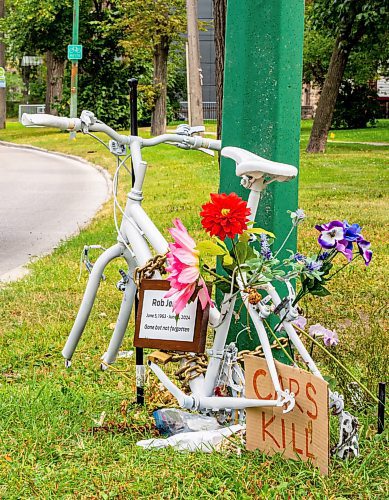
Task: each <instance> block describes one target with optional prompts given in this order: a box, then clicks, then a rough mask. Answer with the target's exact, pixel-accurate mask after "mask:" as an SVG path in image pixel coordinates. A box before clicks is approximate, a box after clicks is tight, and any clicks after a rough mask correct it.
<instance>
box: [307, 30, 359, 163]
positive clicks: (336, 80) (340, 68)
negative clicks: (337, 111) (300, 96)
mask: <svg viewBox="0 0 389 500" xmlns="http://www.w3.org/2000/svg"><path fill="white" fill-rule="evenodd" d="M342 41H343V47H342V48H339V46H340V44H341V42H342ZM344 45H345V44H344V40H342V38H340V37H338V38H337V39H336V42H335V46H334V50H333V52H332V56H331V61H330V65H329V68H328V73H327V76H326V79H325V81H324V85H323V90H322V92H321V95H320V99H319V102H318V105H317V109H316V115H315V119H314V121H313V127H312V131H311V135H310V138H309V143H308V146H307V153H323V152H324V150H325V147H326V143H327V135H328V131H329V129H330V127H331V121H332V115H333V113H334V108H335V104H336V99H337V97H338V93H339V87H340V84H341V81H342V78H343V74H344V70H345V68H346V64H347V61H348V58H349V55H350V46H347V47H345V46H344Z"/></svg>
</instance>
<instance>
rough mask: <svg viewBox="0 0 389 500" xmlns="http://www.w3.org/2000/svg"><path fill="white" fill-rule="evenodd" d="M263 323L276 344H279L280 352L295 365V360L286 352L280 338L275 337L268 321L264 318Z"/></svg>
mask: <svg viewBox="0 0 389 500" xmlns="http://www.w3.org/2000/svg"><path fill="white" fill-rule="evenodd" d="M263 322H264V323H265V325H266V326H267V329H268V330H269V331H270V333H271V334H272V335H273V337H274V339H275V340H276V342H277V344H278V345H279V346H280V348H281V349H282V352H283V353H284V354H285V356H286V357H287V358H288V359H289V361H290V362H291V363H292V365H293V366H295V365H296V361H294V360H293V358H292V356H291V355H290V354H289V353H288V351H287V350H286V349H285V347H284V346H283V345H282V344H281V342H280V339H279V338H278V337H277V335H276V334H275V333H274V332H273V330H272V328H271V327H270V325H269V323H268V322H267V321H266V320H264V321H263Z"/></svg>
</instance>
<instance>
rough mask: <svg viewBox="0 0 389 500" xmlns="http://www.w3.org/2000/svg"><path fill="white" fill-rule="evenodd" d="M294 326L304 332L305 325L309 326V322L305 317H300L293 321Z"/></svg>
mask: <svg viewBox="0 0 389 500" xmlns="http://www.w3.org/2000/svg"><path fill="white" fill-rule="evenodd" d="M292 324H293V325H295V326H297V327H298V328H301V330H304V328H305V325H306V324H307V320H306V319H305V318H304V316H299V317H298V318H297V319H295V320H294V321H292Z"/></svg>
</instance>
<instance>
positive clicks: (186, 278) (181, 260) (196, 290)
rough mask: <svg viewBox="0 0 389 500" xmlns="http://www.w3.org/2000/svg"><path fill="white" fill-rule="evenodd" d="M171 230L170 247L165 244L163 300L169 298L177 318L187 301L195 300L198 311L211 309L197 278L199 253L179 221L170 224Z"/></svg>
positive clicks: (202, 283)
mask: <svg viewBox="0 0 389 500" xmlns="http://www.w3.org/2000/svg"><path fill="white" fill-rule="evenodd" d="M173 225H174V227H172V228H170V229H169V233H170V234H171V235H172V236H173V238H174V243H169V249H170V252H168V254H167V262H168V267H167V268H166V271H167V272H168V273H170V276H169V277H168V278H167V279H168V281H170V290H169V291H168V292H167V294H166V295H165V297H173V311H174V312H175V313H176V314H177V315H178V314H180V312H181V311H182V310H183V309H184V308H185V306H186V305H187V304H188V302H190V301H194V300H195V299H196V296H198V298H199V300H200V303H201V307H202V308H203V309H205V307H206V306H207V304H210V305H211V307H213V303H212V300H211V297H210V296H209V293H208V290H207V287H206V284H205V281H204V279H203V278H202V277H201V276H200V259H199V257H200V253H199V251H198V250H196V243H195V241H194V240H193V238H191V237H190V236H189V234H188V231H187V229H186V227H185V226H184V224H183V223H182V222H181V220H180V219H175V220H174V221H173Z"/></svg>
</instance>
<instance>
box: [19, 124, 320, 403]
mask: <svg viewBox="0 0 389 500" xmlns="http://www.w3.org/2000/svg"><path fill="white" fill-rule="evenodd" d="M91 116H93V115H91ZM23 123H24V124H25V125H27V126H28V125H31V124H34V125H35V124H39V125H43V126H44V125H46V126H54V127H58V128H62V129H67V130H76V131H80V130H83V131H84V132H86V131H91V132H94V131H100V132H105V133H106V134H107V135H108V136H109V137H111V138H112V139H114V140H115V141H117V142H118V143H119V144H126V145H129V147H130V151H131V158H132V167H133V169H134V173H135V183H134V186H133V188H132V189H131V191H130V193H129V194H128V197H127V203H126V207H125V210H124V216H123V219H122V222H121V226H120V231H119V232H120V234H119V236H118V243H116V244H115V245H113V246H112V247H110V248H108V249H107V250H105V251H104V252H103V253H102V254H101V255H100V257H99V258H98V259H97V260H96V263H95V264H94V266H93V269H92V271H91V274H90V277H89V280H88V284H87V287H86V290H85V293H84V297H83V300H82V303H81V306H80V309H79V311H78V314H77V317H76V320H75V322H74V325H73V328H72V330H71V332H70V334H69V337H68V340H67V342H66V345H65V347H64V349H63V351H62V355H63V356H64V358H65V360H66V362H67V365H68V366H70V361H71V359H72V356H73V354H74V351H75V349H76V347H77V345H78V342H79V340H80V338H81V336H82V333H83V331H84V328H85V325H86V323H87V321H88V318H89V315H90V312H91V309H92V307H93V303H94V300H95V297H96V294H97V290H98V287H99V284H100V280H101V276H102V274H103V271H104V269H105V267H106V266H107V264H108V263H109V262H111V261H112V260H113V259H116V258H118V257H122V258H124V259H125V261H126V262H127V265H128V276H129V277H132V276H133V274H134V270H135V268H136V267H138V266H143V265H144V264H146V262H147V261H148V260H149V259H150V258H151V257H152V252H151V250H150V247H151V248H152V249H154V250H155V251H156V252H157V253H160V254H165V253H166V252H167V251H168V243H167V241H166V239H165V238H164V237H163V235H162V234H161V233H160V232H159V230H158V229H157V227H156V226H155V224H154V223H153V222H152V220H151V219H150V218H149V216H148V215H147V214H146V212H145V211H144V210H143V208H142V206H141V202H142V199H143V196H142V187H143V181H144V178H145V174H146V168H147V164H146V162H144V161H143V159H142V154H141V149H142V148H144V147H149V146H154V145H157V144H161V143H170V144H172V143H173V144H175V145H178V146H179V147H183V148H185V149H200V148H206V149H213V150H216V151H220V149H221V143H220V141H216V140H211V139H205V138H202V137H190V136H186V135H179V134H165V135H162V136H159V137H155V138H151V139H143V138H141V137H135V136H123V135H120V134H118V133H116V132H115V131H114V130H112V129H111V128H110V127H108V126H107V125H105V124H103V123H97V122H92V123H91V124H89V125H88V126H86V124H85V123H84V122H81V120H79V119H74V120H70V119H67V118H59V117H52V116H50V115H38V116H37V115H25V116H24V117H23ZM243 185H245V184H244V182H243ZM246 187H248V188H249V189H250V194H249V198H248V206H249V207H250V209H251V218H252V220H254V219H255V215H256V212H257V208H258V203H259V199H260V194H261V191H262V190H263V189H264V187H265V186H264V183H263V180H258V181H255V179H254V180H251V182H249V183H247V179H246ZM155 278H160V276H159V275H158V274H156V275H155ZM237 283H238V285H239V287H240V289H241V292H240V293H241V297H242V300H243V302H244V303H245V305H246V307H247V309H248V312H249V314H250V317H251V319H252V321H253V323H254V325H255V329H256V331H257V333H258V339H259V341H260V343H261V345H262V348H263V351H264V355H265V359H266V362H267V364H268V367H269V372H270V376H271V378H272V382H273V385H274V388H275V390H276V394H277V397H276V399H273V400H258V399H247V398H245V397H240V398H234V397H216V396H214V395H213V394H214V389H215V383H216V380H217V376H218V373H219V369H220V364H221V361H222V356H223V351H224V348H225V344H226V340H227V335H228V330H229V326H230V323H231V317H232V313H233V310H234V304H235V299H236V297H235V296H231V295H226V297H225V300H224V301H223V304H222V309H221V311H220V312H219V311H218V310H217V309H216V307H215V308H211V309H210V325H211V326H213V327H215V337H214V343H213V346H212V349H211V350H210V351H209V364H208V368H207V371H206V374H205V376H203V375H199V376H198V377H196V378H195V379H194V380H192V381H191V382H190V387H191V390H192V394H191V395H190V396H188V395H186V394H184V393H183V392H182V391H181V390H180V389H179V388H178V387H177V386H176V385H175V384H174V383H173V382H172V381H171V380H170V379H169V378H168V377H167V376H166V375H165V373H164V372H163V371H162V370H161V368H159V367H158V366H157V365H155V364H154V363H152V362H149V366H150V368H151V369H152V371H153V372H154V373H155V374H156V375H157V377H158V378H159V380H160V381H161V382H162V383H163V384H164V385H165V387H166V388H167V389H168V390H169V391H170V392H171V393H172V394H173V395H174V396H175V397H176V398H177V400H178V401H179V403H180V405H181V406H182V407H184V408H187V409H192V410H193V409H197V410H203V409H213V410H217V409H244V408H248V407H265V406H284V405H286V409H284V411H285V412H287V411H290V410H292V409H293V407H294V403H295V401H294V395H293V393H289V391H287V390H282V389H281V387H280V383H279V380H278V376H277V370H276V367H275V364H274V359H273V356H272V351H271V347H270V343H269V340H268V336H267V333H266V330H265V327H264V324H263V319H264V318H266V317H267V316H268V315H269V313H270V310H268V309H267V308H266V307H265V306H261V305H260V308H259V309H260V310H259V311H257V310H256V309H255V308H254V306H253V305H251V304H249V303H248V300H247V297H246V294H245V293H244V291H243V284H242V283H241V282H240V281H239V280H237ZM266 288H267V290H268V292H269V294H270V296H271V298H272V301H273V303H274V304H275V305H276V306H277V305H278V304H279V303H280V302H281V299H280V297H279V295H278V294H277V292H276V290H275V289H274V287H272V286H271V285H268V286H267V287H266ZM135 294H136V286H135V283H134V281H133V280H132V279H129V281H128V283H127V284H126V286H125V290H124V294H123V299H122V303H121V307H120V311H119V315H118V319H117V322H116V326H115V329H114V332H113V334H112V337H111V340H110V343H109V346H108V349H107V351H106V352H105V354H104V355H103V357H102V359H103V362H104V364H105V365H110V364H112V363H114V361H115V360H116V357H117V355H118V352H119V349H120V346H121V344H122V341H123V338H124V334H125V331H126V328H127V325H128V321H129V317H130V314H131V310H132V307H133V304H134V299H135ZM292 312H293V311H292ZM221 318H222V320H221ZM283 325H284V328H285V330H286V333H287V334H288V336H289V338H290V339H291V341H292V342H293V344H294V345H295V347H296V348H297V350H298V351H299V352H300V354H301V355H302V357H303V359H304V361H306V363H307V364H308V366H309V368H310V369H311V370H312V371H313V373H314V374H315V375H318V376H320V377H321V375H320V372H319V370H318V369H317V367H316V365H315V364H314V362H313V360H312V358H311V357H310V356H309V353H308V352H307V351H306V349H305V347H304V345H303V344H302V342H301V341H300V339H299V337H298V336H297V334H296V332H295V330H294V328H293V326H292V324H291V322H290V318H289V317H287V318H285V320H284V321H283ZM142 375H143V374H142V370H140V372H139V373H137V377H142Z"/></svg>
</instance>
